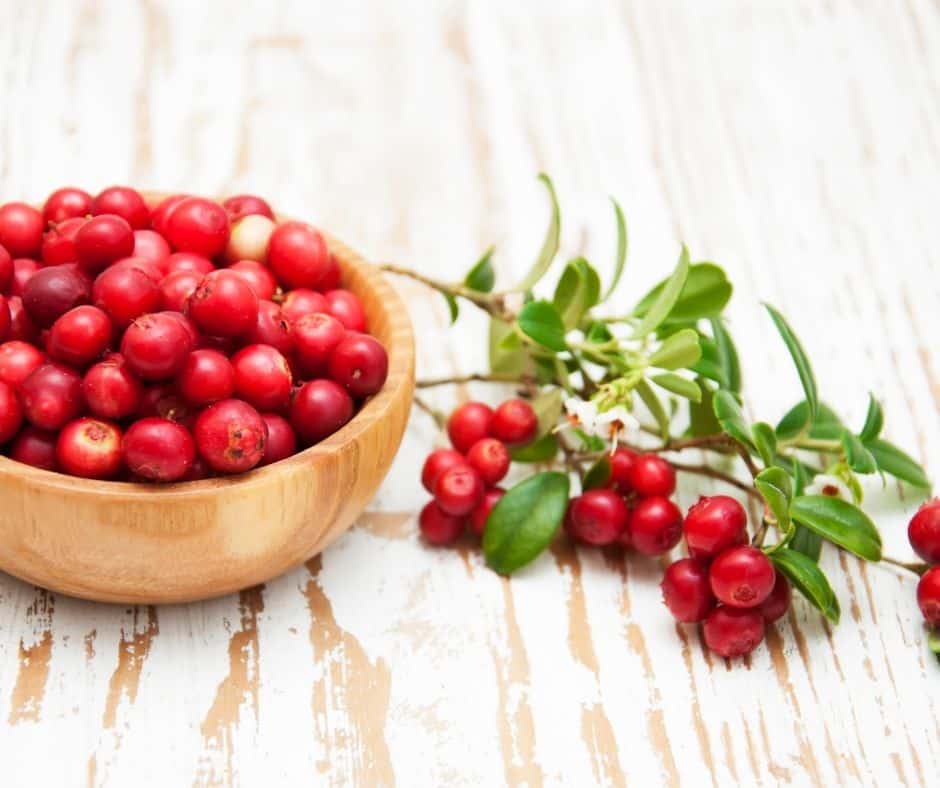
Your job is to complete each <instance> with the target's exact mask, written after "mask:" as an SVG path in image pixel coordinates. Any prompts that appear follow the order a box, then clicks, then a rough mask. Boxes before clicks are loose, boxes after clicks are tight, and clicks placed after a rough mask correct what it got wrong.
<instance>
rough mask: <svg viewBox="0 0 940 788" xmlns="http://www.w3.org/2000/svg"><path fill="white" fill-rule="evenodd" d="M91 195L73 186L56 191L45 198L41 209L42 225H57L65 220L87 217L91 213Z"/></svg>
mask: <svg viewBox="0 0 940 788" xmlns="http://www.w3.org/2000/svg"><path fill="white" fill-rule="evenodd" d="M91 202H92V199H91V195H90V194H89V193H88V192H86V191H83V190H82V189H76V188H75V187H74V186H66V187H65V188H63V189H56V190H55V191H54V192H52V194H50V195H49V196H48V197H47V198H46V202H45V205H43V207H42V221H43V224H44V225H47V226H48V225H49V224H59V223H60V222H64V221H66V220H67V219H74V218H76V217H79V216H87V215H88V214H90V213H91Z"/></svg>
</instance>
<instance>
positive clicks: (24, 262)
mask: <svg viewBox="0 0 940 788" xmlns="http://www.w3.org/2000/svg"><path fill="white" fill-rule="evenodd" d="M40 268H42V266H41V265H40V264H39V263H37V262H36V261H35V260H33V259H32V258H29V257H17V258H15V259H14V260H13V282H12V283H11V284H10V289H9V293H10V295H14V296H21V295H23V291H24V290H25V289H26V285H27V283H28V282H29V280H30V279H32V278H33V276H34V275H35V274H36V272H37V271H39V269H40Z"/></svg>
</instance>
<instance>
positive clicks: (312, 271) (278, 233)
mask: <svg viewBox="0 0 940 788" xmlns="http://www.w3.org/2000/svg"><path fill="white" fill-rule="evenodd" d="M0 243H3V240H2V239H0ZM268 264H269V265H270V266H271V269H272V270H273V271H274V274H275V276H277V278H278V281H280V283H281V284H282V285H284V287H286V288H288V289H291V290H293V289H295V288H298V287H310V288H316V287H317V285H319V283H320V280H321V279H322V278H323V275H324V274H325V273H326V271H327V269H328V268H329V265H330V252H329V249H327V247H326V241H324V240H323V236H322V235H320V233H319V232H317V231H316V230H315V229H314V228H313V227H311V226H310V225H308V224H304V223H303V222H285V223H284V224H281V225H278V227H277V229H275V231H274V232H273V233H271V239H270V242H269V243H268Z"/></svg>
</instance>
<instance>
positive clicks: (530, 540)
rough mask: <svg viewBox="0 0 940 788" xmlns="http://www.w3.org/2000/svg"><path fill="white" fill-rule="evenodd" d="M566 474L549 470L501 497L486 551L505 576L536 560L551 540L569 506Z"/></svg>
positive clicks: (489, 528) (490, 521)
mask: <svg viewBox="0 0 940 788" xmlns="http://www.w3.org/2000/svg"><path fill="white" fill-rule="evenodd" d="M568 489H569V481H568V477H567V475H565V474H563V473H558V472H556V471H546V472H545V473H539V474H536V475H535V476H532V477H530V478H528V479H526V480H525V481H522V482H519V484H517V485H516V486H515V487H513V488H512V489H510V490H509V491H508V492H507V493H506V494H505V495H504V496H503V497H502V498H500V499H499V501H498V503H497V504H496V506H495V507H494V508H493V511H492V512H491V513H490V516H489V519H488V520H487V521H486V530H485V532H484V534H483V553H484V555H485V556H486V563H487V564H488V565H489V567H490V568H491V569H493V570H494V571H496V572H499V573H500V574H502V575H508V574H511V573H512V572H515V571H516V570H517V569H519V568H520V567H522V566H525V565H526V564H528V563H530V562H531V561H533V560H535V558H536V557H538V555H539V554H540V553H541V552H542V551H543V550H544V549H545V548H546V547H548V545H549V543H550V542H551V541H552V537H553V536H554V535H555V532H556V531H557V530H558V526H559V525H560V524H561V521H562V518H563V517H564V516H565V509H566V508H567V506H568Z"/></svg>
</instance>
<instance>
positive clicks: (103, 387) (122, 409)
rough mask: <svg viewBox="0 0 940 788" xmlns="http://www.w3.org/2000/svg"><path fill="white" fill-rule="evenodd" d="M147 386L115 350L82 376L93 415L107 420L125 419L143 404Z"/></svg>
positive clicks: (86, 400)
mask: <svg viewBox="0 0 940 788" xmlns="http://www.w3.org/2000/svg"><path fill="white" fill-rule="evenodd" d="M143 395H144V387H143V385H142V384H141V382H140V381H139V380H138V379H137V378H136V377H135V376H134V374H133V373H132V372H131V371H130V369H128V367H127V364H125V363H124V359H123V358H122V357H121V356H120V355H119V354H117V353H112V354H111V355H109V356H108V357H107V358H105V359H104V360H103V361H99V362H98V363H97V364H95V365H94V366H93V367H91V368H90V369H89V370H88V371H87V372H86V373H85V377H84V378H82V396H83V397H84V399H85V405H86V406H87V407H88V410H89V411H91V413H92V414H94V415H95V416H98V417H99V418H104V419H123V418H126V417H127V416H130V415H132V414H133V413H135V412H136V411H137V408H139V407H140V402H141V398H142V397H143Z"/></svg>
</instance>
